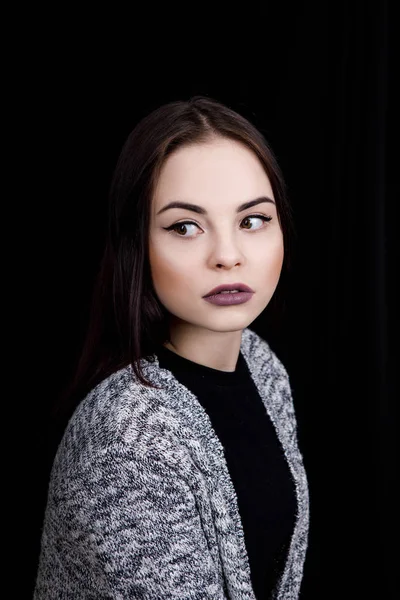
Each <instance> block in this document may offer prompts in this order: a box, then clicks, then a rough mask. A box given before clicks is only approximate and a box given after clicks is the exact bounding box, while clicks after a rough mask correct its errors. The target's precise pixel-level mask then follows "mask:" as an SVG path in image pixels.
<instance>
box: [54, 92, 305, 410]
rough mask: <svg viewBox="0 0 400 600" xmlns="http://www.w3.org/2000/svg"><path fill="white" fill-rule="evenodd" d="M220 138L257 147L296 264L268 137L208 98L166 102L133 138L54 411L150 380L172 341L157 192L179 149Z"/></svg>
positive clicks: (120, 164) (114, 188)
mask: <svg viewBox="0 0 400 600" xmlns="http://www.w3.org/2000/svg"><path fill="white" fill-rule="evenodd" d="M215 136H221V137H223V138H229V139H232V140H236V141H239V142H241V143H242V144H244V145H245V146H247V147H248V148H249V149H251V150H252V151H253V152H254V153H255V154H256V156H257V157H258V159H259V160H260V162H261V164H262V165H263V167H264V169H265V172H266V174H267V176H268V178H269V180H270V183H271V186H272V190H273V193H274V197H275V202H276V208H277V213H278V220H279V223H280V226H281V229H282V233H283V240H284V263H283V267H284V268H287V267H288V265H289V262H290V242H291V236H292V234H293V233H294V225H293V218H292V214H291V208H290V205H289V202H288V200H287V195H286V189H285V183H284V179H283V177H282V173H281V170H280V168H279V166H278V163H277V161H276V158H275V157H274V154H273V152H272V151H271V149H270V147H269V145H268V143H267V141H266V140H265V138H264V136H263V134H262V133H261V132H260V131H259V130H258V129H257V128H256V127H255V126H254V125H253V124H251V123H250V122H249V121H248V120H247V119H246V118H245V117H243V116H241V115H239V114H238V113H237V112H235V111H234V110H232V109H230V108H228V107H227V106H225V105H223V104H221V103H219V102H217V101H215V100H213V99H210V98H207V97H202V96H194V97H192V98H191V99H189V100H188V101H175V102H170V103H168V104H165V105H163V106H161V107H159V108H158V109H156V110H154V111H153V112H151V113H150V114H148V115H147V116H146V117H144V118H143V119H142V120H141V121H140V122H139V123H138V124H137V125H136V126H135V128H134V129H133V131H132V132H131V133H130V135H129V137H128V138H127V140H126V142H125V144H124V146H123V148H122V151H121V153H120V156H119V159H118V161H117V165H116V168H115V171H114V174H113V178H112V181H111V186H110V191H109V218H108V233H107V239H106V244H105V250H104V255H103V258H102V260H101V263H100V269H99V272H98V275H97V280H96V283H95V286H94V290H93V297H92V306H91V311H90V317H89V325H88V330H87V333H86V338H85V340H84V344H83V348H82V352H81V355H80V358H79V360H78V364H77V367H76V372H75V374H74V377H73V379H72V381H71V384H70V385H69V387H68V388H67V390H66V391H65V392H64V394H63V395H62V401H60V402H59V403H58V405H57V406H56V407H55V412H54V413H53V416H55V415H60V411H61V412H62V413H63V414H64V415H66V413H68V415H67V416H69V415H71V414H72V412H73V410H74V407H75V406H76V404H77V403H78V402H79V401H80V400H81V399H82V398H83V397H84V396H85V395H86V393H88V392H89V391H90V390H91V389H92V388H93V387H95V386H96V385H97V384H98V383H99V382H100V381H101V380H103V379H104V378H106V377H107V376H108V375H110V374H111V373H113V372H115V371H117V370H118V369H120V368H122V367H124V366H127V365H129V364H130V365H131V366H132V369H133V371H134V373H135V375H136V377H137V378H138V380H139V381H140V382H141V383H142V384H143V385H145V386H147V387H151V388H157V386H155V385H154V384H153V383H152V382H150V381H148V380H146V378H145V376H144V374H143V371H142V369H141V364H140V362H141V361H140V359H141V358H147V359H148V360H150V361H151V360H152V356H153V353H154V350H155V347H156V345H157V344H160V343H161V344H162V343H163V342H165V341H166V340H168V336H169V331H168V313H167V311H166V309H165V308H164V307H163V306H162V304H161V303H160V302H159V300H158V298H157V296H156V294H155V291H154V288H153V285H152V280H151V274H150V267H149V253H148V240H149V222H150V206H151V199H152V194H153V190H154V189H155V185H156V184H157V181H158V177H159V175H160V171H161V168H162V166H163V163H164V161H165V160H166V158H167V157H168V156H169V155H170V154H171V153H172V152H174V151H175V150H177V149H178V148H180V147H182V146H185V145H189V144H196V143H202V142H207V141H208V140H210V139H213V138H215Z"/></svg>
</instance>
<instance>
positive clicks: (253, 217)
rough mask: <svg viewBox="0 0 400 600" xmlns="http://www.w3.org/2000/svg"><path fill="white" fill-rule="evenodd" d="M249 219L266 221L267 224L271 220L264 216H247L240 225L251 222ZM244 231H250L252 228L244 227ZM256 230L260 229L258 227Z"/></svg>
mask: <svg viewBox="0 0 400 600" xmlns="http://www.w3.org/2000/svg"><path fill="white" fill-rule="evenodd" d="M251 219H260V220H261V221H268V222H269V221H271V220H272V217H266V216H264V215H250V216H248V217H245V218H244V219H243V221H242V223H245V222H250V221H251ZM250 224H251V223H250ZM244 229H252V228H249V227H244ZM258 229H260V227H259V228H258Z"/></svg>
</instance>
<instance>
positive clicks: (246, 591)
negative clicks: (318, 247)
mask: <svg viewBox="0 0 400 600" xmlns="http://www.w3.org/2000/svg"><path fill="white" fill-rule="evenodd" d="M241 351H242V353H243V356H244V358H245V360H246V362H247V364H248V367H249V369H250V372H251V376H252V378H253V380H254V381H255V383H256V386H257V388H258V391H259V393H260V396H261V398H262V400H263V402H264V404H265V407H266V410H267V412H268V414H269V416H270V417H271V420H272V422H273V423H274V426H275V428H276V431H277V434H278V437H279V439H280V441H281V443H282V446H283V449H284V452H285V456H286V458H287V461H288V463H289V466H290V469H291V472H292V475H293V478H294V481H295V485H296V492H297V500H298V514H297V518H296V524H295V528H294V533H293V537H292V541H291V546H290V550H289V555H288V559H287V561H286V565H285V569H284V572H283V575H282V578H281V580H280V582H279V584H278V589H277V590H276V592H275V595H274V598H276V599H277V600H294V599H296V598H299V590H300V584H301V580H302V575H303V565H304V560H305V555H306V549H307V539H308V525H309V504H308V486H307V479H306V474H305V470H304V466H303V461H302V456H301V453H300V451H299V448H298V444H297V434H296V419H295V413H294V407H293V402H292V397H291V390H290V385H289V380H288V376H287V373H286V370H285V368H284V366H283V365H282V363H281V362H280V361H279V359H278V358H277V357H276V355H275V354H274V353H273V351H272V350H271V349H270V347H269V345H268V344H267V342H266V341H265V340H263V339H262V338H261V337H260V336H258V335H257V334H256V333H255V332H254V331H252V330H250V329H248V328H247V329H245V330H244V331H243V333H242V343H241ZM142 364H143V365H144V372H145V374H146V376H147V377H149V378H150V380H151V381H153V382H155V383H157V384H158V385H160V384H162V385H163V386H164V387H165V388H166V389H165V391H164V390H163V391H158V390H151V389H149V388H146V387H144V386H143V385H141V384H139V383H138V382H137V380H136V379H135V378H134V377H132V375H133V371H132V369H131V368H130V367H126V368H125V369H122V370H120V371H118V372H117V373H114V374H113V375H112V376H110V377H108V378H107V379H106V380H104V381H103V382H102V383H100V384H99V385H98V386H97V387H96V388H95V389H94V390H92V392H91V393H90V394H89V395H88V396H86V398H85V399H84V400H83V402H82V403H81V404H80V405H79V407H78V408H77V410H76V411H75V413H74V415H73V417H72V419H71V420H70V422H69V424H68V427H67V429H66V432H65V434H64V437H63V440H62V442H61V444H60V446H59V448H58V451H57V454H56V457H55V460H54V464H53V469H52V473H51V478H50V485H49V493H48V501H47V507H46V512H45V518H44V525H43V532H42V541H41V553H40V561H39V568H38V574H37V581H36V588H35V593H34V600H45V599H46V600H50V599H52V600H56V599H61V598H62V599H68V600H69V599H71V600H72V599H73V600H83V599H85V600H89V599H113V600H127V599H135V598H140V599H143V600H172V599H174V600H178V599H179V600H227V599H231V600H254V599H255V595H254V592H253V590H252V586H251V579H250V568H249V562H248V557H247V551H246V547H245V543H244V533H243V528H242V524H241V519H240V515H239V510H238V504H237V497H236V493H235V490H234V488H233V484H232V481H231V479H230V475H229V471H228V467H227V463H226V461H225V457H224V450H223V447H222V445H221V443H220V441H219V439H218V437H217V435H216V433H215V431H214V430H213V428H212V425H211V421H210V419H209V417H208V415H207V413H206V412H205V410H204V408H203V407H202V405H201V404H200V402H199V401H198V400H197V398H196V396H194V395H193V394H192V393H191V392H190V391H189V390H188V389H187V388H186V387H185V386H183V385H182V384H181V383H180V382H178V381H177V380H176V379H175V377H174V376H173V375H172V373H171V372H170V371H168V370H166V369H160V367H159V363H158V360H157V359H156V361H155V362H154V363H150V362H149V361H147V360H145V359H142ZM249 468H251V465H249Z"/></svg>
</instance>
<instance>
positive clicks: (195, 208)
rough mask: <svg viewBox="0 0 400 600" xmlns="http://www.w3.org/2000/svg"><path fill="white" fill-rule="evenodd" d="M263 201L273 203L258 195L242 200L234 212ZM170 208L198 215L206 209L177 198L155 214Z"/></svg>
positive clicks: (202, 213)
mask: <svg viewBox="0 0 400 600" xmlns="http://www.w3.org/2000/svg"><path fill="white" fill-rule="evenodd" d="M263 202H270V203H271V204H275V202H274V201H273V200H272V198H268V196H260V197H259V198H255V199H254V200H250V201H249V202H244V204H240V205H239V206H238V207H237V209H236V212H237V213H240V212H242V211H243V210H246V209H247V208H251V207H252V206H256V205H257V204H261V203H263ZM170 208H184V209H186V210H191V211H192V212H195V213H198V214H199V215H206V214H207V211H206V209H205V208H203V207H202V206H198V205H197V204H191V203H189V202H180V201H179V200H176V201H173V202H170V203H169V204H167V205H166V206H164V207H163V208H162V209H161V210H159V211H158V213H157V215H159V214H161V213H163V212H165V211H166V210H169V209H170Z"/></svg>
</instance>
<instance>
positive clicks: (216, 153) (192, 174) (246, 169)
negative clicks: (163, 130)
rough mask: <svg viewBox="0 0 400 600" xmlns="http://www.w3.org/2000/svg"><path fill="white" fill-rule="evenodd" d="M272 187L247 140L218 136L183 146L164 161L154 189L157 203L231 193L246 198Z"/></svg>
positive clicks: (237, 199) (234, 199)
mask: <svg viewBox="0 0 400 600" xmlns="http://www.w3.org/2000/svg"><path fill="white" fill-rule="evenodd" d="M262 194H266V195H269V196H272V195H273V193H272V189H271V185H270V182H269V179H268V176H267V174H266V172H265V170H264V167H263V165H262V164H261V162H260V160H259V159H258V157H257V156H256V154H255V153H254V152H253V151H252V150H250V148H248V147H247V146H245V145H244V144H242V143H240V142H237V141H235V140H230V139H225V138H217V139H216V140H212V141H208V142H205V143H201V144H192V145H190V146H183V147H181V148H179V149H178V150H176V151H174V152H173V153H172V154H171V155H170V156H169V157H168V158H167V159H166V161H165V162H164V164H163V166H162V168H161V171H160V177H159V180H158V182H157V186H156V188H155V190H154V202H155V204H156V206H158V205H159V204H160V203H163V202H164V201H165V200H167V199H178V198H177V197H178V196H179V197H181V196H182V197H185V198H186V199H188V198H189V199H193V200H194V199H196V200H199V201H200V200H202V199H204V200H207V198H208V199H210V198H211V199H212V198H215V197H217V196H218V197H219V198H221V199H222V198H224V197H228V196H229V197H230V198H231V199H232V202H237V201H238V202H241V201H242V202H243V201H245V200H247V199H249V198H248V197H256V196H257V195H262Z"/></svg>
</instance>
